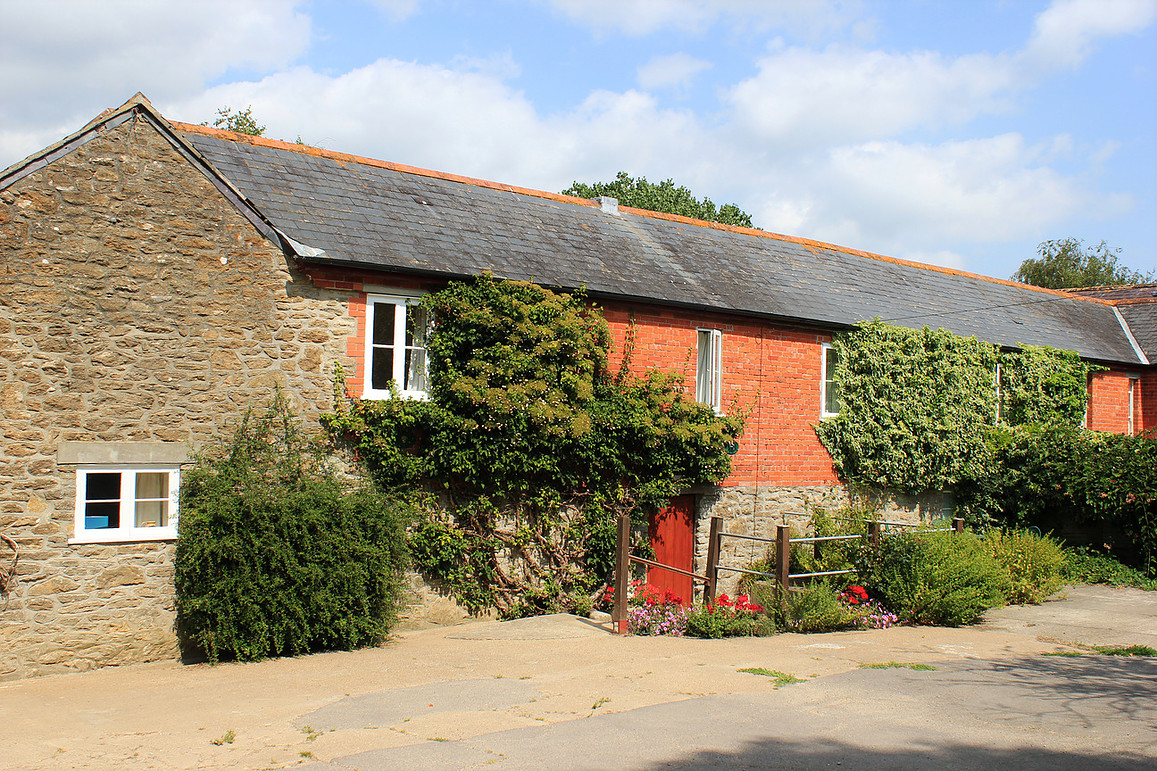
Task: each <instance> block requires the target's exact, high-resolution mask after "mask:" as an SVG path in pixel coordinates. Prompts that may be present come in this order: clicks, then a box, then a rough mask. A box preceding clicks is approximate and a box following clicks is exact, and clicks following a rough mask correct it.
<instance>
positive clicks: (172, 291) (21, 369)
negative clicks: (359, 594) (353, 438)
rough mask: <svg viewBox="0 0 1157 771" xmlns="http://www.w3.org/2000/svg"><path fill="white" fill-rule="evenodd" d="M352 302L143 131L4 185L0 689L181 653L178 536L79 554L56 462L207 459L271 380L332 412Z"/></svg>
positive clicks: (351, 325) (103, 141) (114, 135)
mask: <svg viewBox="0 0 1157 771" xmlns="http://www.w3.org/2000/svg"><path fill="white" fill-rule="evenodd" d="M348 297H349V293H348V292H341V291H336V290H333V289H326V288H318V287H315V286H314V285H313V284H312V283H311V282H310V281H309V280H308V278H307V277H305V276H304V275H302V274H300V273H299V272H297V271H296V270H295V269H294V268H293V267H292V266H291V265H289V264H288V263H287V260H286V258H285V256H284V255H283V254H282V253H281V251H280V250H279V249H278V248H277V247H276V246H275V245H273V244H271V243H270V242H269V241H267V240H266V239H264V238H263V237H262V236H261V235H260V234H259V233H258V232H256V231H255V229H254V228H253V226H252V225H251V224H250V223H249V222H248V221H246V220H245V219H244V218H243V217H242V216H241V215H240V214H239V213H238V212H237V210H236V209H235V208H234V207H233V206H232V205H231V204H229V203H228V202H227V201H226V200H225V199H224V198H223V197H222V196H221V195H220V194H219V193H218V192H217V190H216V189H215V188H214V187H213V185H212V183H211V182H210V181H209V179H208V178H206V177H205V176H204V175H203V174H202V173H201V172H200V171H199V170H198V169H196V168H195V167H193V166H192V165H191V164H190V163H189V162H188V161H186V160H185V159H184V158H183V157H182V156H181V155H179V154H178V153H177V152H176V151H175V150H174V149H173V148H172V147H171V145H170V144H169V143H168V142H167V141H166V140H165V139H164V138H163V137H162V136H161V135H160V134H159V133H158V132H157V131H156V129H155V128H154V127H153V126H152V125H151V124H149V123H148V122H146V121H144V120H143V119H142V120H138V121H130V122H128V123H126V124H123V125H121V126H120V127H117V128H115V129H112V130H110V131H108V132H107V133H105V134H103V135H101V136H98V137H97V138H95V139H93V140H92V141H90V142H88V143H87V144H85V145H83V146H81V147H80V148H79V149H77V150H75V151H74V152H72V153H70V154H68V155H66V156H65V157H63V158H61V159H59V160H57V161H55V162H53V163H51V164H49V165H48V166H46V167H45V168H42V169H40V170H39V171H36V172H34V173H32V174H30V175H29V176H27V177H25V178H24V179H22V180H20V181H18V182H16V183H15V184H13V185H12V186H10V187H9V188H7V189H5V190H4V191H0V424H2V427H3V431H2V432H0V533H4V534H6V535H8V536H9V537H11V538H13V539H14V540H15V542H16V543H17V545H18V548H19V552H20V560H19V564H18V568H17V572H16V576H15V581H14V584H13V585H12V586H11V587H10V590H9V591H8V592H7V593H6V594H5V595H3V596H0V679H9V678H14V677H23V676H29V675H37V674H42V673H50V672H60V671H67V670H75V669H87V668H91V667H93V666H97V665H101V664H121V663H130V662H138V661H148V660H152V659H157V658H162V657H169V656H174V655H176V652H177V643H176V637H175V635H174V630H173V622H174V618H175V616H174V607H173V605H174V601H173V581H172V578H173V543H172V542H171V541H169V542H149V543H128V544H116V545H94V544H73V545H70V544H69V543H68V539H69V538H70V537H71V536H72V535H73V518H74V507H75V503H74V500H75V495H76V490H75V487H76V468H77V466H76V465H74V464H72V463H65V462H63V460H62V459H61V457H58V450H59V449H60V447H61V444H62V443H66V442H67V443H73V442H94V443H101V444H102V445H106V446H112V447H115V446H117V445H118V443H142V442H166V443H172V444H174V445H177V446H180V447H185V448H195V447H197V446H200V445H201V444H203V443H205V442H206V441H208V440H211V439H214V438H217V437H221V436H223V435H224V434H226V432H227V431H228V430H229V428H230V426H231V425H232V424H233V423H234V422H235V421H236V420H237V419H238V418H239V417H240V415H241V414H242V413H243V411H244V410H245V409H246V407H247V406H248V405H250V404H251V403H252V404H263V403H265V402H267V400H268V399H269V397H270V396H271V394H272V388H273V386H274V385H275V384H276V385H281V386H283V387H286V389H287V393H288V395H289V396H290V398H291V400H292V401H294V402H295V403H296V404H295V406H296V407H297V408H298V409H299V410H301V411H302V412H303V413H305V414H307V415H312V414H316V413H317V412H318V411H320V410H323V409H327V408H328V407H329V404H330V393H331V392H330V380H329V378H330V377H331V376H332V372H333V367H334V365H335V364H337V363H342V364H343V365H344V366H347V367H348V366H350V365H351V364H352V360H351V359H350V358H349V357H348V356H347V350H346V346H347V339H348V338H349V337H350V336H351V335H353V334H354V333H355V332H356V320H355V319H353V318H351V317H350V316H349V313H348V309H347V302H348ZM64 459H66V460H72V459H73V458H70V457H68V456H67V455H66V456H65V458H64ZM9 557H10V551H9V550H8V549H7V548H6V547H4V546H3V545H0V561H5V560H6V559H9ZM5 564H7V563H5Z"/></svg>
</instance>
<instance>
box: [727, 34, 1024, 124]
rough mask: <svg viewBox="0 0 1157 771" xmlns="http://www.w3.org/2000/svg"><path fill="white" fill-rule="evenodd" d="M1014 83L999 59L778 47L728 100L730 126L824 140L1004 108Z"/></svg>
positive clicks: (959, 120) (966, 117) (959, 119)
mask: <svg viewBox="0 0 1157 771" xmlns="http://www.w3.org/2000/svg"><path fill="white" fill-rule="evenodd" d="M1016 86H1017V80H1016V76H1015V74H1014V72H1013V71H1012V68H1011V67H1009V65H1008V62H1007V59H1006V58H1005V57H1001V56H991V55H987V54H976V55H972V56H962V57H958V58H956V59H947V58H945V57H943V56H941V55H940V54H938V53H935V52H931V51H922V52H916V53H910V54H892V53H886V52H883V51H867V50H862V49H855V48H844V47H840V46H832V47H829V48H827V49H825V50H823V51H814V50H811V49H806V48H786V49H784V48H779V49H777V50H774V51H773V52H772V53H771V54H770V55H768V56H767V57H765V58H764V59H762V60H761V61H760V62H759V72H758V73H757V74H756V75H755V76H754V77H752V78H749V79H748V80H745V81H742V82H740V83H738V84H737V85H735V86H734V87H733V88H732V89H731V90H730V92H729V93H728V97H727V98H728V101H729V102H730V104H731V106H732V108H733V110H734V113H735V120H736V122H737V124H738V125H739V126H740V127H742V128H744V129H745V130H747V131H749V132H751V133H752V134H754V135H755V136H758V137H759V138H761V139H764V140H777V141H786V142H789V143H792V144H810V145H826V144H829V143H831V142H846V141H860V140H865V139H869V138H878V137H889V136H894V135H896V134H898V133H901V132H904V131H907V130H910V129H913V128H922V127H936V126H942V125H949V124H960V123H964V122H966V121H968V120H971V119H972V118H974V117H976V116H977V115H978V114H983V113H993V112H1000V111H1003V110H1007V109H1008V108H1009V105H1010V102H1009V99H1008V95H1009V94H1010V93H1011V92H1012V91H1013V90H1015V88H1016Z"/></svg>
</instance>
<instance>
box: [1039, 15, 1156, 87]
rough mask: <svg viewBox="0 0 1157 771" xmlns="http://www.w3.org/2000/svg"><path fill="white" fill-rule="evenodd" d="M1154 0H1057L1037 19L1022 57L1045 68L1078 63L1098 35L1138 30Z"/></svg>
mask: <svg viewBox="0 0 1157 771" xmlns="http://www.w3.org/2000/svg"><path fill="white" fill-rule="evenodd" d="M1154 18H1157V0H1057V1H1056V2H1054V3H1053V4H1052V5H1051V6H1049V8H1048V9H1047V10H1045V11H1044V12H1042V13H1041V14H1040V15H1039V16H1037V18H1036V23H1035V25H1034V27H1033V33H1032V38H1031V39H1030V40H1029V42H1028V45H1027V46H1026V47H1025V50H1024V53H1023V56H1024V59H1025V60H1026V63H1027V64H1030V65H1032V66H1036V67H1038V68H1041V69H1045V70H1052V69H1059V68H1072V67H1076V66H1078V65H1079V64H1080V63H1081V62H1082V61H1084V59H1085V57H1086V56H1088V55H1089V53H1090V51H1091V50H1092V48H1093V45H1094V44H1095V43H1096V42H1097V40H1099V39H1100V38H1105V37H1113V36H1117V35H1126V34H1132V33H1137V32H1140V31H1141V30H1143V29H1145V28H1146V27H1148V26H1149V25H1150V24H1152V23H1153V20H1154Z"/></svg>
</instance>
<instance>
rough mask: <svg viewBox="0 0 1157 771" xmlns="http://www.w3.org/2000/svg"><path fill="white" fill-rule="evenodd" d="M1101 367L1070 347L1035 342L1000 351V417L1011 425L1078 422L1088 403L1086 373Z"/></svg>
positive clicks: (1068, 423)
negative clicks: (1089, 362) (1064, 348)
mask: <svg viewBox="0 0 1157 771" xmlns="http://www.w3.org/2000/svg"><path fill="white" fill-rule="evenodd" d="M1100 369H1104V367H1097V366H1094V365H1090V364H1088V363H1086V362H1084V361H1082V360H1081V357H1080V356H1079V355H1078V354H1077V353H1075V352H1073V351H1062V350H1059V349H1056V348H1048V347H1044V346H1036V345H1023V346H1021V347H1020V350H1016V351H1006V352H1004V353H1002V354H1001V355H1000V375H1001V377H1000V388H1001V417H1002V419H1003V421H1004V422H1005V423H1007V424H1008V425H1010V426H1023V425H1029V424H1042V425H1043V424H1057V425H1066V426H1079V425H1080V424H1081V423H1082V422H1083V420H1084V416H1085V408H1086V406H1087V405H1088V379H1089V373H1090V372H1093V371H1095V370H1100Z"/></svg>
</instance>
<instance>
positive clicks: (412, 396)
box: [362, 391, 430, 402]
mask: <svg viewBox="0 0 1157 771" xmlns="http://www.w3.org/2000/svg"><path fill="white" fill-rule="evenodd" d="M393 398H395V394H394V393H393V392H391V391H366V392H365V393H363V394H362V399H363V400H365V401H368V402H384V401H389V400H390V399H393ZM396 398H398V399H406V400H408V401H414V402H428V401H430V394H429V393H428V392H426V391H398V393H397V394H396Z"/></svg>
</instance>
